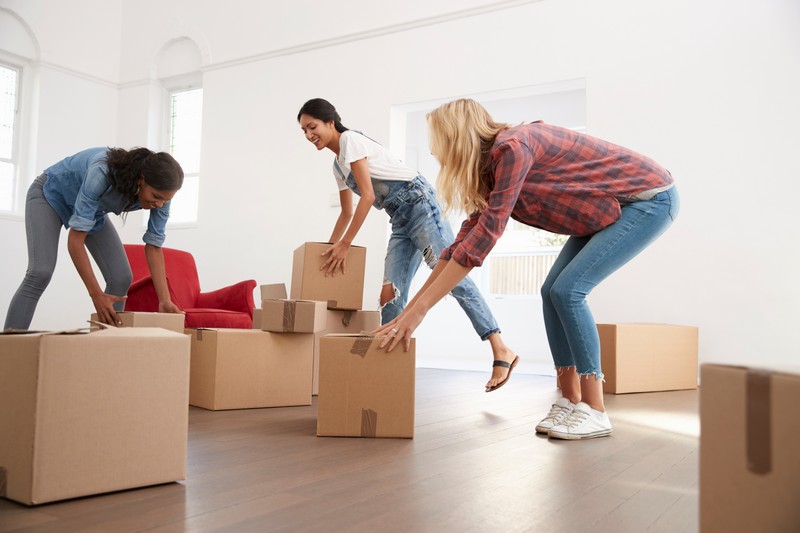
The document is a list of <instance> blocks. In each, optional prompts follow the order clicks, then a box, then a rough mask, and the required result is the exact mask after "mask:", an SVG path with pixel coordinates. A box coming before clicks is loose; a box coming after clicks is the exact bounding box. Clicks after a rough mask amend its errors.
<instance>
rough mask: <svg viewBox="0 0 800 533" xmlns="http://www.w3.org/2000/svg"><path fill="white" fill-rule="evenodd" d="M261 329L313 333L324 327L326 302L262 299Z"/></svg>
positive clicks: (278, 331)
mask: <svg viewBox="0 0 800 533" xmlns="http://www.w3.org/2000/svg"><path fill="white" fill-rule="evenodd" d="M261 308H262V309H263V314H262V318H261V329H262V330H264V331H272V332H275V333H315V332H317V331H322V330H323V329H325V326H326V325H327V324H326V316H325V312H326V311H327V302H314V301H309V300H263V301H262V302H261Z"/></svg>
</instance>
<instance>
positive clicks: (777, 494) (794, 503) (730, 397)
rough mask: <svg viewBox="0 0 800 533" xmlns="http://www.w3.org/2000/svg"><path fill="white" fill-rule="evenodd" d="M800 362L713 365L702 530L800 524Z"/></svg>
mask: <svg viewBox="0 0 800 533" xmlns="http://www.w3.org/2000/svg"><path fill="white" fill-rule="evenodd" d="M798 405H800V366H795V367H793V368H784V369H778V368H772V369H756V368H744V367H737V366H725V365H713V364H705V365H703V366H702V368H701V379H700V531H702V532H706V533H708V532H717V531H719V532H724V533H728V532H731V531H748V532H749V531H787V532H789V531H792V532H794V531H800V453H798V449H800V416H798V415H797V406H798Z"/></svg>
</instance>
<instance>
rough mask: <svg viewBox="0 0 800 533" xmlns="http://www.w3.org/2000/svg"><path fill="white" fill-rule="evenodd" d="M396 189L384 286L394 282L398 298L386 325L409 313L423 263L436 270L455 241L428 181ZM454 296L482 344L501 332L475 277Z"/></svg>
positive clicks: (385, 315)
mask: <svg viewBox="0 0 800 533" xmlns="http://www.w3.org/2000/svg"><path fill="white" fill-rule="evenodd" d="M385 183H388V182H385ZM390 186H391V187H392V188H393V189H394V190H392V191H391V192H390V194H389V195H388V196H387V198H386V201H385V202H384V204H383V208H384V209H385V210H386V212H387V213H388V214H389V216H390V217H391V224H392V234H391V236H390V237H389V246H388V249H387V250H386V260H385V264H384V283H385V284H386V283H391V284H392V286H393V287H394V293H395V297H394V299H392V300H391V301H389V302H388V303H386V304H385V305H384V306H383V307H382V308H381V321H382V323H384V324H385V323H387V322H390V321H391V320H393V319H394V318H395V317H397V315H399V314H400V313H401V312H402V311H403V309H405V306H406V303H407V302H408V292H409V287H410V285H411V280H412V279H413V277H414V274H415V273H416V272H417V269H418V268H419V266H420V264H421V262H422V261H423V260H424V261H425V263H426V264H427V265H428V267H430V268H431V269H433V268H434V267H435V266H436V262H437V260H438V259H439V256H440V255H441V253H442V250H444V249H445V248H446V247H448V246H450V245H451V244H452V243H453V241H454V240H455V236H454V235H453V231H452V230H451V229H450V226H449V225H448V224H447V223H446V222H445V221H444V219H443V216H442V210H441V208H440V207H439V204H438V202H437V201H436V194H435V193H434V191H433V189H432V188H431V186H430V184H429V183H428V182H427V180H425V179H424V178H423V177H422V176H417V177H416V178H414V179H413V180H412V181H410V182H394V183H391V184H390ZM450 294H451V295H452V296H453V297H454V298H455V299H456V301H457V302H458V304H459V305H460V306H461V308H462V309H463V310H464V312H465V313H466V315H467V317H468V318H469V320H470V322H471V323H472V327H473V328H474V329H475V332H476V333H477V334H478V336H479V337H480V338H481V340H486V339H487V338H488V337H489V336H490V335H492V334H493V333H498V332H499V331H500V329H499V327H498V326H497V322H496V321H495V318H494V315H493V314H492V312H491V310H490V309H489V306H488V304H487V303H486V300H484V298H483V296H482V295H481V293H480V291H479V290H478V287H477V286H476V285H475V282H473V281H472V280H471V279H470V278H469V277H466V278H464V279H463V280H462V281H461V282H460V283H459V284H458V285H457V286H456V287H455V288H454V289H453V290H452V291H451V292H450Z"/></svg>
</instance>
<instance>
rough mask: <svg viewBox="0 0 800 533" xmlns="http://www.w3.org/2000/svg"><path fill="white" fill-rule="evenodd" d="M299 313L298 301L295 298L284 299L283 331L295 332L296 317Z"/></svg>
mask: <svg viewBox="0 0 800 533" xmlns="http://www.w3.org/2000/svg"><path fill="white" fill-rule="evenodd" d="M296 313H297V302H295V301H294V300H284V302H283V331H285V332H287V333H293V332H294V318H295V314H296Z"/></svg>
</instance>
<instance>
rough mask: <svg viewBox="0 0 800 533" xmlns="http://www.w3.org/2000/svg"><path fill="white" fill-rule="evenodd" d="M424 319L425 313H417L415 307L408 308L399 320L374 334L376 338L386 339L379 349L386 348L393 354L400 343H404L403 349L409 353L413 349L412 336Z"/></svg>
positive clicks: (400, 315) (393, 321) (382, 327)
mask: <svg viewBox="0 0 800 533" xmlns="http://www.w3.org/2000/svg"><path fill="white" fill-rule="evenodd" d="M423 318H425V313H422V312H420V311H417V310H416V309H415V308H414V307H406V309H405V311H403V312H402V313H400V314H399V315H398V317H397V318H395V319H394V320H392V321H391V322H388V323H386V324H384V325H383V326H381V327H379V328H378V329H376V330H375V331H373V332H372V334H373V335H375V336H376V337H384V339H383V340H382V341H381V343H380V345H378V348H384V347H385V348H386V351H387V352H391V351H392V350H394V348H395V346H397V345H398V344H399V343H400V341H403V349H404V350H405V351H406V352H407V351H408V350H409V349H411V335H412V334H413V333H414V330H415V329H417V326H419V325H420V323H421V322H422V319H423Z"/></svg>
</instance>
